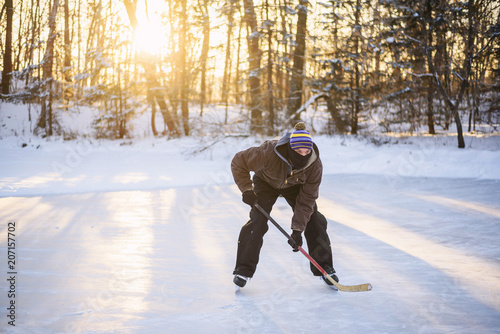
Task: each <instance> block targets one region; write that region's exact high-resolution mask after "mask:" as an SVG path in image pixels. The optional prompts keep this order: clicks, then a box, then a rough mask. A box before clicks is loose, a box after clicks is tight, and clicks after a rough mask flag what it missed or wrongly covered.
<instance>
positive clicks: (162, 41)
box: [134, 1, 168, 55]
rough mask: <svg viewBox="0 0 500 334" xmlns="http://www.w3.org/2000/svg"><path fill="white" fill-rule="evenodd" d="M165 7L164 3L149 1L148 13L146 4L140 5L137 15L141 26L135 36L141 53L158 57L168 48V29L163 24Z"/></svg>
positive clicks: (140, 3)
mask: <svg viewBox="0 0 500 334" xmlns="http://www.w3.org/2000/svg"><path fill="white" fill-rule="evenodd" d="M164 5H165V4H164V3H163V2H158V1H148V8H147V11H146V8H145V6H144V3H142V2H139V3H138V5H137V12H136V14H137V21H138V22H139V26H138V27H137V29H136V31H135V34H134V42H135V45H136V47H137V49H138V51H139V52H141V53H146V54H150V55H157V54H158V53H159V52H160V51H161V49H162V48H165V47H167V46H168V44H167V43H168V38H167V36H166V35H167V34H168V32H167V31H166V28H167V27H166V26H164V25H162V22H161V15H162V11H163V9H164V8H163V6H164Z"/></svg>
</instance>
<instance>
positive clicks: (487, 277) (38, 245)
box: [0, 104, 500, 334]
mask: <svg viewBox="0 0 500 334" xmlns="http://www.w3.org/2000/svg"><path fill="white" fill-rule="evenodd" d="M18 108H19V109H18ZM20 108H21V106H12V105H8V107H6V105H5V104H4V105H2V108H1V109H0V116H1V123H2V124H6V125H5V126H3V127H2V128H1V130H0V136H1V139H0V156H1V157H2V159H1V160H0V222H1V223H0V231H1V232H0V233H1V236H2V237H1V238H0V252H1V253H2V255H1V256H2V258H3V259H4V260H3V261H2V264H1V265H0V267H1V271H2V273H3V275H4V277H5V278H4V279H3V281H4V282H6V279H7V278H8V275H7V272H9V271H10V270H9V269H8V267H7V232H8V222H11V221H15V222H16V232H15V234H16V236H15V240H16V250H15V251H16V260H17V262H16V271H17V275H16V282H15V290H16V296H15V298H14V299H15V303H16V321H15V324H16V326H15V327H13V326H10V325H8V321H9V318H8V317H7V315H8V312H7V307H8V306H7V305H8V303H9V301H10V300H11V298H8V291H9V289H10V287H9V286H8V284H1V285H0V309H2V310H3V311H1V312H0V313H1V320H0V329H1V331H2V332H6V333H193V332H198V333H311V332H322V331H328V332H336V333H349V334H350V333H464V334H465V333H500V330H499V328H500V246H499V243H498V235H499V233H500V168H498V166H500V136H498V135H495V134H488V135H486V134H484V135H467V136H466V146H467V148H466V149H462V150H461V149H458V148H456V138H455V137H454V136H453V135H447V134H440V135H438V136H434V137H430V136H424V135H420V136H393V137H389V136H374V137H357V138H354V137H349V136H346V137H341V136H334V137H330V136H325V135H315V136H314V140H315V142H316V143H317V145H318V146H319V148H320V151H321V157H322V160H323V164H324V168H325V170H324V177H323V182H322V186H321V189H320V198H319V200H318V207H319V210H320V211H321V212H322V213H323V214H324V215H325V216H326V218H327V219H328V223H329V227H328V231H329V235H330V237H331V240H332V247H333V252H334V258H335V268H336V270H337V273H338V276H339V278H340V280H341V283H342V284H345V285H349V284H361V283H368V282H369V283H371V284H372V286H373V290H372V291H370V292H358V293H343V292H334V291H332V290H331V289H328V288H327V287H326V286H324V285H323V283H322V282H320V281H319V280H318V278H315V277H313V276H312V275H310V272H309V264H308V263H307V260H306V258H305V257H304V256H302V255H301V254H300V253H293V252H291V250H290V247H289V246H288V244H287V242H286V240H285V239H284V237H283V235H282V234H281V233H280V232H279V231H277V230H276V229H275V228H274V227H273V226H272V225H271V226H270V229H269V232H268V233H267V235H266V237H265V242H264V246H263V249H262V253H261V260H260V263H259V267H258V269H257V273H256V275H255V276H254V278H253V279H252V280H251V281H250V282H249V283H248V285H247V286H246V287H245V288H243V289H241V290H240V291H239V292H237V293H235V291H234V286H233V284H232V270H233V266H234V260H235V253H236V246H237V237H238V233H239V229H240V227H241V225H242V224H244V223H245V222H246V220H247V219H248V207H247V206H246V205H245V204H243V203H242V202H241V196H240V193H239V190H238V189H237V187H236V186H235V185H234V184H233V181H232V176H231V174H230V170H229V162H230V159H231V157H232V156H233V155H234V153H236V152H237V151H239V150H241V149H244V148H246V147H249V146H251V145H258V144H259V143H260V142H261V141H262V140H263V139H259V138H226V139H225V140H223V141H214V145H212V146H211V147H210V148H208V149H206V150H203V151H201V153H195V152H198V151H200V150H199V146H200V142H199V140H198V139H196V138H180V139H171V140H166V139H165V138H151V137H148V136H147V135H144V136H143V137H141V138H139V139H133V140H132V139H124V140H116V141H109V140H96V139H91V137H85V136H78V137H77V138H78V139H75V140H69V141H68V140H66V141H65V140H63V139H61V138H57V137H55V138H51V139H40V138H37V137H34V136H31V135H30V134H29V128H30V127H31V126H32V124H31V123H30V122H29V120H28V117H27V116H26V113H24V114H23V113H20V112H14V111H15V110H17V111H19V110H20ZM7 111H8V112H9V113H10V114H9V113H7ZM32 112H33V113H34V111H32ZM7 114H8V115H10V116H11V118H7V117H6V116H5V115H7ZM68 117H71V116H70V115H68ZM90 119H91V118H89V121H88V122H87V123H85V122H82V124H74V123H72V122H71V120H70V119H67V120H66V121H67V122H68V124H70V125H74V126H75V128H73V130H72V131H74V132H75V133H76V132H78V133H80V134H81V133H82V132H85V133H87V134H90V133H91V129H90V127H89V124H90ZM83 123H85V124H83ZM0 126H1V124H0ZM135 129H136V131H139V132H140V133H144V134H147V130H146V129H147V126H142V127H141V126H139V125H136V128H135ZM272 216H273V217H274V218H275V219H276V220H277V221H278V222H279V223H280V224H281V225H282V226H283V227H286V228H288V225H289V222H290V218H291V210H290V208H289V207H288V205H287V204H286V202H285V201H283V200H281V199H280V200H278V202H277V203H276V205H275V207H274V209H273V212H272Z"/></svg>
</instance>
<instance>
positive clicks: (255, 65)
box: [243, 0, 262, 133]
mask: <svg viewBox="0 0 500 334" xmlns="http://www.w3.org/2000/svg"><path fill="white" fill-rule="evenodd" d="M243 4H244V9H245V16H244V19H245V22H246V24H247V27H248V30H249V35H248V37H247V41H248V52H249V68H248V70H249V74H248V76H249V86H250V118H251V125H250V131H251V132H257V133H261V132H262V128H261V126H262V111H261V105H260V103H261V93H260V59H261V52H260V49H259V36H260V34H259V31H258V27H257V16H256V15H255V7H254V4H253V0H243Z"/></svg>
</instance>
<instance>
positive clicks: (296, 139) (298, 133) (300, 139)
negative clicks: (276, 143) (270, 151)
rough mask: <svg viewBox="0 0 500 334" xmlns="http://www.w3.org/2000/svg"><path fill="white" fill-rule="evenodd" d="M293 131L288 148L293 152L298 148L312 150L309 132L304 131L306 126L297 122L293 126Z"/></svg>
mask: <svg viewBox="0 0 500 334" xmlns="http://www.w3.org/2000/svg"><path fill="white" fill-rule="evenodd" d="M294 129H295V131H293V132H292V134H291V135H290V147H291V148H292V149H293V150H296V149H298V148H306V149H309V150H312V149H313V141H312V138H311V135H310V134H309V132H307V131H306V124H305V123H304V122H299V123H297V124H295V127H294Z"/></svg>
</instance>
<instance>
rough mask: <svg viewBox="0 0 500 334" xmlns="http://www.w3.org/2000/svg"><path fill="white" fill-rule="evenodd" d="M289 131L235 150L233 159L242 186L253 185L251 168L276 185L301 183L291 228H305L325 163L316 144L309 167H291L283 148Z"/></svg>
mask: <svg viewBox="0 0 500 334" xmlns="http://www.w3.org/2000/svg"><path fill="white" fill-rule="evenodd" d="M289 140H290V133H287V134H286V135H284V136H283V137H282V138H281V139H280V140H279V141H278V140H267V141H265V142H264V143H262V145H260V146H259V147H251V148H249V149H246V150H244V151H241V152H238V153H236V155H235V156H234V158H233V160H232V161H231V171H232V173H233V178H234V181H235V183H236V185H237V186H238V188H239V189H240V190H241V192H244V191H245V190H249V189H252V180H251V178H250V172H255V175H256V176H258V177H259V178H261V179H262V180H264V181H265V182H267V183H268V184H269V185H270V186H272V187H274V188H276V189H283V188H287V187H291V186H294V185H297V184H302V187H301V189H300V191H299V194H298V196H297V200H296V203H295V210H294V213H293V218H292V226H291V227H292V229H294V230H299V231H304V230H305V228H306V225H307V222H308V221H309V219H310V218H311V214H312V213H313V208H314V204H315V203H316V199H317V198H318V195H319V185H320V183H321V177H322V175H323V165H322V163H321V159H320V158H319V150H318V148H317V147H316V145H315V144H314V145H313V153H312V155H311V158H310V159H309V161H308V163H307V165H306V167H304V168H302V169H298V170H292V165H291V164H290V162H289V161H288V160H287V159H286V158H285V157H284V156H283V154H282V153H281V152H284V151H286V150H287V147H286V145H289V144H288V143H289Z"/></svg>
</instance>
